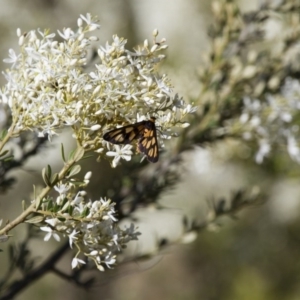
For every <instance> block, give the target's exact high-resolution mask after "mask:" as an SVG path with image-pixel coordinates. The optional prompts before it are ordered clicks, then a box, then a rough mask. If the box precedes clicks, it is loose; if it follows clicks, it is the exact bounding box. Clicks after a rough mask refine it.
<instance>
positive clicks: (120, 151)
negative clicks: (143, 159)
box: [106, 145, 132, 168]
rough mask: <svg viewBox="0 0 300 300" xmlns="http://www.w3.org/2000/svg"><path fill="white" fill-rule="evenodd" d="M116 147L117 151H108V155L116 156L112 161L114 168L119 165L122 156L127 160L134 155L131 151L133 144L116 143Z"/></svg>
mask: <svg viewBox="0 0 300 300" xmlns="http://www.w3.org/2000/svg"><path fill="white" fill-rule="evenodd" d="M114 148H115V151H108V152H106V155H107V156H113V157H114V160H113V162H112V166H113V167H114V168H115V167H116V166H117V165H118V163H119V161H120V159H121V158H122V159H125V160H126V161H129V160H131V155H132V151H131V148H132V146H131V145H125V146H119V145H115V146H114Z"/></svg>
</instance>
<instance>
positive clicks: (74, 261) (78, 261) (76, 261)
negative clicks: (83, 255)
mask: <svg viewBox="0 0 300 300" xmlns="http://www.w3.org/2000/svg"><path fill="white" fill-rule="evenodd" d="M80 264H82V265H84V264H86V262H85V261H84V260H82V259H79V258H77V257H74V258H73V259H72V264H71V266H72V269H75V268H76V267H78V266H80Z"/></svg>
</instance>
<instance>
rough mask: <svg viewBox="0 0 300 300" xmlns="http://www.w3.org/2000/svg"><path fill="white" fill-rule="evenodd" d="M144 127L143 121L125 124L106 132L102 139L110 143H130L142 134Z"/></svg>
mask: <svg viewBox="0 0 300 300" xmlns="http://www.w3.org/2000/svg"><path fill="white" fill-rule="evenodd" d="M144 128H145V125H144V122H139V123H135V124H131V125H127V126H124V127H120V128H116V129H113V130H111V131H108V132H106V133H105V134H104V135H103V139H104V140H106V141H108V142H110V143H112V144H130V143H131V142H132V141H133V140H134V139H138V138H139V137H140V136H141V135H142V134H143V131H144Z"/></svg>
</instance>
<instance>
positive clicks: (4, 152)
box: [0, 150, 9, 157]
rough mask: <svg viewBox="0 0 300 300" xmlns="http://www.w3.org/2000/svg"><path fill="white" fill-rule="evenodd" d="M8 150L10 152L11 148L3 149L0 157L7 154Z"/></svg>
mask: <svg viewBox="0 0 300 300" xmlns="http://www.w3.org/2000/svg"><path fill="white" fill-rule="evenodd" d="M8 152H9V150H4V151H2V152H1V153H0V157H2V156H4V155H6V154H7V153H8Z"/></svg>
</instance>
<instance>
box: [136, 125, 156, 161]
mask: <svg viewBox="0 0 300 300" xmlns="http://www.w3.org/2000/svg"><path fill="white" fill-rule="evenodd" d="M138 149H139V151H140V152H142V153H144V154H145V155H146V156H147V159H148V160H149V161H150V162H152V163H156V162H157V161H158V158H159V151H158V143H157V137H156V128H155V124H154V123H153V122H151V121H148V122H147V124H146V126H145V129H144V132H143V135H142V136H141V137H140V139H139V142H138Z"/></svg>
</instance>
